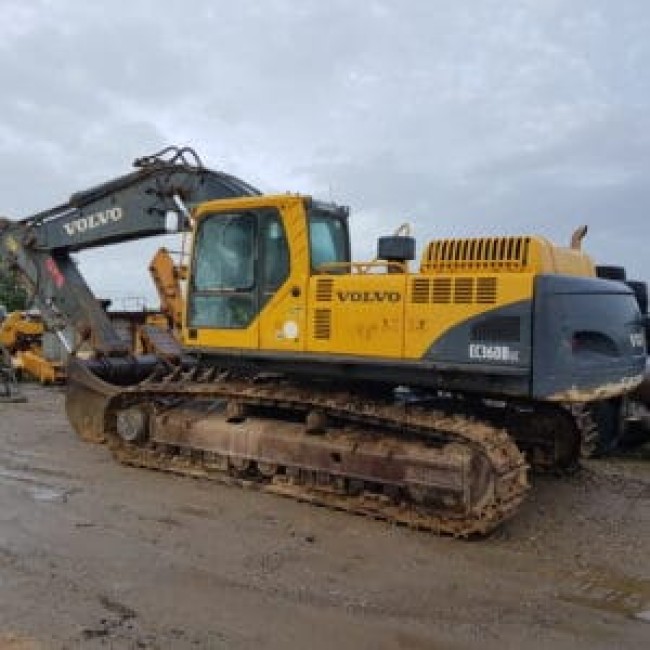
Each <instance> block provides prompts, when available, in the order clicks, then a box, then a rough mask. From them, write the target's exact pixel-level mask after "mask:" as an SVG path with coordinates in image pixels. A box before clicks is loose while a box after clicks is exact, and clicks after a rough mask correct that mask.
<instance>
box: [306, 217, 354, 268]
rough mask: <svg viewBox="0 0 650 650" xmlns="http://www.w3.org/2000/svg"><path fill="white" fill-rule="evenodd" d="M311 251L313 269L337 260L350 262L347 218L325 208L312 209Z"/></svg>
mask: <svg viewBox="0 0 650 650" xmlns="http://www.w3.org/2000/svg"><path fill="white" fill-rule="evenodd" d="M309 252H310V255H311V267H312V269H318V267H319V266H323V265H327V264H332V263H336V262H349V261H350V241H349V237H348V224H347V221H346V219H345V218H343V217H341V216H340V215H337V214H333V213H332V212H328V211H325V210H320V209H313V210H310V212H309ZM332 270H333V269H332ZM344 270H346V269H341V271H344Z"/></svg>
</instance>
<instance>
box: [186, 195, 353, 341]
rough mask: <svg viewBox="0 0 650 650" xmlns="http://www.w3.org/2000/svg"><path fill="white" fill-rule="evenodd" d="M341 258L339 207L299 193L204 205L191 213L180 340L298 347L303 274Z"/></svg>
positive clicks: (344, 227) (344, 219)
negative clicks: (192, 221) (191, 232)
mask: <svg viewBox="0 0 650 650" xmlns="http://www.w3.org/2000/svg"><path fill="white" fill-rule="evenodd" d="M349 262H350V236H349V229H348V212H347V209H345V208H341V207H338V206H334V205H330V204H325V203H320V202H316V201H313V200H311V199H309V198H305V197H299V196H272V197H269V196H264V197H254V198H250V197H246V198H240V199H233V200H228V201H218V202H209V203H206V204H204V205H202V206H200V207H199V208H198V210H197V212H196V214H195V227H194V249H193V254H192V261H191V267H190V269H191V270H190V281H189V289H188V301H187V312H186V321H185V328H184V339H185V343H186V344H187V345H189V346H190V347H199V346H200V347H204V346H205V347H207V348H209V347H213V346H216V347H219V348H223V347H233V348H253V349H258V348H264V349H279V350H302V349H304V346H303V343H304V341H303V339H304V337H303V336H301V332H302V331H303V330H304V328H305V315H306V314H305V312H306V310H305V298H306V295H307V290H308V281H309V277H310V276H311V275H312V274H315V273H318V269H319V268H322V267H324V266H332V265H334V266H337V265H340V266H341V268H343V267H344V266H345V265H347V264H349Z"/></svg>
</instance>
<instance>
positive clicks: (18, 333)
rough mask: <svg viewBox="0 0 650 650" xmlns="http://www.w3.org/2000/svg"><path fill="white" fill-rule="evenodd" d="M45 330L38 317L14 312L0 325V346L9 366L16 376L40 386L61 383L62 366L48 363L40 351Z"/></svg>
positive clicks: (63, 370) (50, 360)
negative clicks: (25, 375)
mask: <svg viewBox="0 0 650 650" xmlns="http://www.w3.org/2000/svg"><path fill="white" fill-rule="evenodd" d="M44 334H45V326H44V323H43V319H42V318H41V316H40V314H39V313H37V312H34V311H14V312H11V313H10V314H8V315H7V317H6V318H5V319H4V320H3V321H2V323H0V346H2V347H4V348H5V350H6V351H7V352H8V354H9V356H10V357H11V363H12V365H13V367H14V369H15V371H16V373H17V374H18V375H19V376H20V375H23V374H27V375H29V376H30V377H32V378H34V379H36V380H37V381H39V382H40V383H42V384H59V383H62V382H64V381H65V366H64V364H63V363H62V362H61V361H58V360H54V359H49V358H47V357H46V355H45V353H44V350H43V336H44Z"/></svg>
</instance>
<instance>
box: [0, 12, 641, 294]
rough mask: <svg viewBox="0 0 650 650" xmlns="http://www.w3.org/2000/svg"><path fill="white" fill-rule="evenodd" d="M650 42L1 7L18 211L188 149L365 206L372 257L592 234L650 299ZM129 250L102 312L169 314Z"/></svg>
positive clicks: (503, 15)
mask: <svg viewBox="0 0 650 650" xmlns="http://www.w3.org/2000/svg"><path fill="white" fill-rule="evenodd" d="M649 28H650V8H649V7H648V6H647V4H646V3H645V2H642V1H641V0H637V1H634V0H632V1H630V2H626V3H611V2H609V1H607V0H575V1H574V2H571V3H566V2H560V1H559V0H548V1H547V2H543V3H541V2H539V1H537V0H498V1H497V0H485V1H483V2H480V3H477V2H474V1H472V0H459V1H457V2H454V3H449V2H443V1H442V0H437V1H431V0H411V1H410V2H397V1H388V0H385V1H382V0H373V1H372V2H367V3H349V2H344V1H343V0H333V1H331V2H327V3H324V2H319V1H317V0H303V1H302V2H299V3H298V2H294V1H290V0H269V1H266V2H249V3H244V4H242V3H239V4H237V3H229V2H225V1H223V0H219V1H217V0H211V1H208V0H196V1H195V2H192V3H187V2H184V1H181V0H171V1H169V2H165V3H164V5H163V4H161V3H159V2H154V1H153V0H140V1H137V2H131V3H128V4H127V3H113V4H110V5H107V4H105V3H104V4H97V3H88V2H83V1H82V0H58V1H57V2H53V1H50V0H40V1H35V2H32V3H29V4H27V3H24V2H20V1H19V0H4V2H3V3H2V4H1V5H0V48H1V49H2V58H1V59H0V84H1V85H2V88H3V101H2V103H1V104H0V212H3V213H7V214H9V215H11V216H23V215H25V214H29V213H31V212H34V211H37V210H39V209H43V208H47V207H50V206H52V205H54V204H57V203H59V202H61V201H62V200H64V199H65V198H67V196H68V195H69V194H70V193H72V192H74V191H76V190H79V189H83V188H84V187H87V186H89V185H92V184H94V183H96V182H101V181H103V180H106V179H108V178H110V177H112V176H115V175H119V174H122V173H124V172H125V171H127V169H128V166H129V164H130V161H131V160H132V159H133V158H135V157H137V156H140V155H142V154H145V153H150V152H151V151H154V150H156V149H158V148H160V147H162V146H163V145H166V144H169V143H179V144H192V145H194V146H195V147H196V148H197V150H198V151H199V153H200V154H201V155H202V157H203V158H204V160H205V162H206V163H208V164H210V165H211V166H214V167H217V168H221V169H225V170H227V171H230V172H231V173H234V174H236V175H239V176H241V177H242V178H245V179H247V180H249V181H250V182H252V183H253V184H255V185H257V186H259V187H261V188H262V189H264V190H269V191H276V190H279V191H285V190H292V191H296V190H300V191H304V192H307V193H315V194H317V195H319V196H322V197H324V198H332V199H337V200H339V201H340V202H342V203H346V204H350V205H351V206H352V207H353V213H354V216H353V233H354V234H355V235H356V236H358V241H359V243H358V244H357V245H356V249H355V250H356V252H357V254H358V255H359V256H361V255H363V256H367V255H372V254H373V252H374V251H373V245H372V241H371V240H372V238H369V237H368V233H371V232H372V233H376V234H377V235H379V234H383V233H385V232H389V231H391V230H392V229H393V227H394V226H396V225H399V223H401V222H402V221H405V220H409V221H412V222H413V224H414V226H415V230H416V234H417V235H418V237H419V238H420V239H421V240H424V239H426V238H430V237H442V236H449V235H464V234H481V233H486V234H492V233H496V232H530V231H539V232H541V233H542V234H545V235H547V236H550V237H551V238H553V239H555V240H558V241H560V242H565V241H566V240H567V238H568V235H569V234H570V232H571V231H572V229H573V228H574V226H576V225H577V224H578V223H581V222H587V223H589V224H590V226H591V233H590V236H589V238H588V240H587V246H588V247H589V248H590V250H591V252H592V253H593V254H594V256H595V257H596V258H597V259H600V260H602V261H604V262H609V263H615V262H620V263H622V264H625V265H626V266H628V267H629V268H630V272H631V273H632V274H633V275H634V276H636V277H642V278H646V279H650V273H649V272H648V271H649V269H648V263H647V262H646V258H645V250H644V249H645V243H644V236H645V239H646V240H647V232H648V226H647V225H646V224H647V217H646V215H645V210H646V207H645V206H646V205H648V198H650V197H648V190H647V189H646V182H645V179H646V178H647V177H648V174H649V172H650V160H649V155H650V154H648V151H649V149H648V146H647V145H648V136H647V135H646V134H647V133H648V132H649V129H648V126H650V125H649V124H648V117H647V115H648V114H649V111H648V103H649V100H650V81H649V78H648V76H647V74H646V71H647V69H648V65H649V64H650V44H649V41H648V39H647V33H648V29H649ZM132 246H135V248H129V249H126V250H127V253H125V252H124V249H121V248H118V247H115V248H111V249H108V250H107V251H105V252H101V253H100V252H98V253H92V254H84V255H82V256H81V260H82V261H81V263H82V269H83V271H84V272H85V273H86V274H87V275H88V277H89V278H90V279H91V283H92V285H93V287H94V288H95V289H96V290H97V291H98V292H99V293H101V292H102V291H104V290H108V289H107V287H109V286H110V287H113V290H115V291H121V290H125V291H126V290H130V289H131V288H134V289H135V288H136V287H137V290H138V291H140V287H143V289H142V291H143V293H144V294H146V295H149V296H151V295H152V294H153V291H152V289H151V285H150V284H149V281H148V278H147V275H146V270H145V268H144V267H145V264H143V263H142V259H143V258H144V257H145V253H144V252H143V253H142V255H139V254H134V253H133V252H132V251H134V250H135V251H146V252H147V254H148V251H150V250H151V248H152V246H154V244H146V245H141V246H143V248H138V245H132ZM127 256H128V257H127ZM101 260H104V261H103V262H102V261H101ZM98 269H101V271H100V270H98ZM107 270H108V271H110V272H109V273H107V272H106V271H107ZM145 287H146V288H145Z"/></svg>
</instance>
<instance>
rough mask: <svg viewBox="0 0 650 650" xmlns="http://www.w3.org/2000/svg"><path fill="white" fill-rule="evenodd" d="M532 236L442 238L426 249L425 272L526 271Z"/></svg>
mask: <svg viewBox="0 0 650 650" xmlns="http://www.w3.org/2000/svg"><path fill="white" fill-rule="evenodd" d="M530 243H531V239H530V237H482V238H476V239H442V240H439V241H433V242H431V243H430V244H429V245H428V246H427V250H426V253H425V256H424V261H423V270H424V271H425V272H430V271H442V272H450V271H459V270H463V269H466V270H478V269H490V268H494V269H500V270H514V269H519V270H521V269H523V268H525V267H526V266H527V264H528V262H529V249H530Z"/></svg>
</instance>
